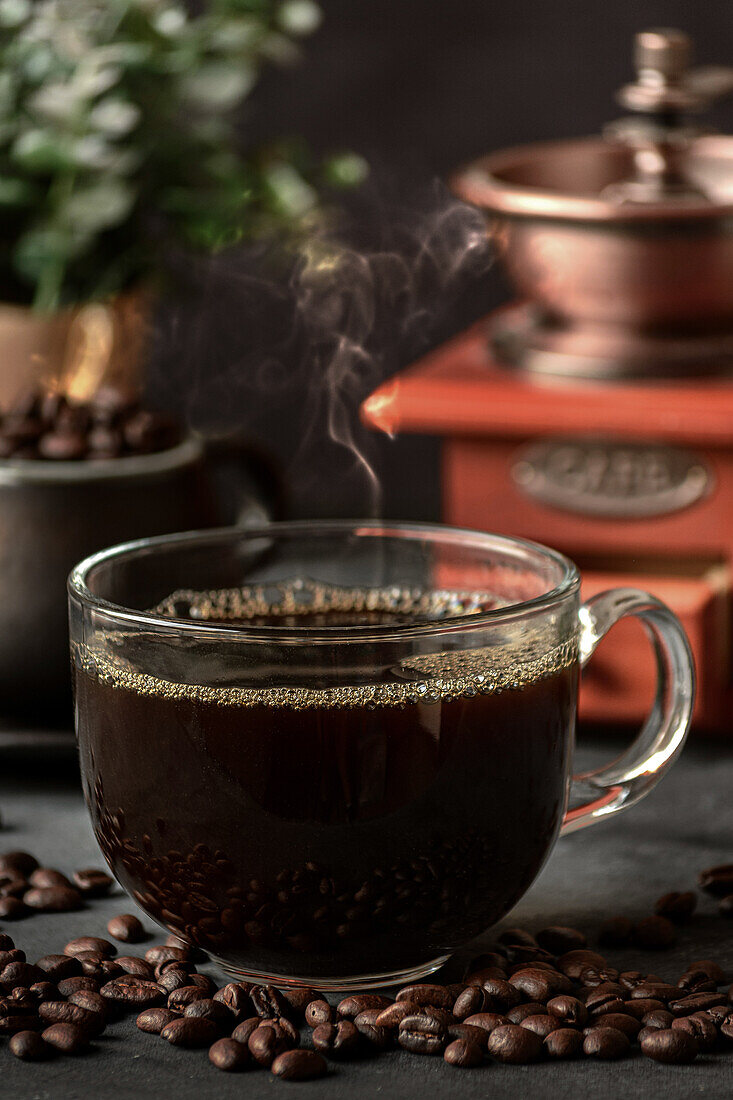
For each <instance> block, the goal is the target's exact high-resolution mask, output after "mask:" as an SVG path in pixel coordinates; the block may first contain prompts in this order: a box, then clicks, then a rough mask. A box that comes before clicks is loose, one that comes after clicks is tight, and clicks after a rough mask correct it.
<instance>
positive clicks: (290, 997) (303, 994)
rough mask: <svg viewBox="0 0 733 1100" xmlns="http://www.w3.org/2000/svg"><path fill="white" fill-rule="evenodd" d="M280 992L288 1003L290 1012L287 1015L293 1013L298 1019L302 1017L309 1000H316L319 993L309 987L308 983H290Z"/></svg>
mask: <svg viewBox="0 0 733 1100" xmlns="http://www.w3.org/2000/svg"><path fill="white" fill-rule="evenodd" d="M280 994H281V995H282V996H283V997H284V998H285V1000H286V1001H287V1003H288V1004H289V1005H290V1008H291V1009H292V1012H290V1013H289V1015H291V1016H292V1015H293V1014H294V1015H295V1017H296V1018H297V1019H299V1020H302V1019H303V1016H304V1015H305V1010H306V1008H307V1007H308V1005H309V1004H310V1003H311V1001H316V1000H318V998H319V996H320V994H319V993H318V991H317V990H315V989H311V987H310V986H308V985H292V986H290V987H289V988H287V989H281V990H280Z"/></svg>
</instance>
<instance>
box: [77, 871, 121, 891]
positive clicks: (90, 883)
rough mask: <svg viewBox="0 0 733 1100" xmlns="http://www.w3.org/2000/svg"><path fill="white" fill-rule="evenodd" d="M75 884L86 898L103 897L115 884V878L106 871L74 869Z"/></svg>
mask: <svg viewBox="0 0 733 1100" xmlns="http://www.w3.org/2000/svg"><path fill="white" fill-rule="evenodd" d="M72 878H73V880H74V885H75V886H76V888H77V890H78V891H79V892H80V894H81V895H82V897H85V898H103V897H105V896H106V895H107V894H108V893H109V892H110V890H111V889H112V887H113V886H114V881H115V880H114V879H113V878H112V876H111V875H108V874H107V872H106V871H97V870H94V869H93V868H88V869H86V870H83V871H74V874H73V876H72Z"/></svg>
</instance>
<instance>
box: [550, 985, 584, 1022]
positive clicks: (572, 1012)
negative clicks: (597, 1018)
mask: <svg viewBox="0 0 733 1100" xmlns="http://www.w3.org/2000/svg"><path fill="white" fill-rule="evenodd" d="M547 1011H548V1012H549V1013H550V1015H551V1016H556V1017H557V1018H558V1020H560V1021H562V1023H564V1024H566V1025H570V1024H573V1025H574V1024H577V1025H578V1026H579V1027H583V1026H584V1025H585V1022H586V1020H587V1019H588V1009H587V1008H586V1007H585V1005H584V1004H583V1002H582V1001H580V1000H578V998H577V997H570V996H568V994H567V993H562V994H561V995H560V996H559V997H553V998H552V999H551V1000H549V1001H548V1002H547Z"/></svg>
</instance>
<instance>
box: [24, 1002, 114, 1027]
mask: <svg viewBox="0 0 733 1100" xmlns="http://www.w3.org/2000/svg"><path fill="white" fill-rule="evenodd" d="M38 1017H39V1019H40V1020H43V1021H44V1023H46V1024H76V1025H77V1026H78V1027H82V1028H85V1029H86V1030H87V1031H88V1032H89V1034H90V1035H101V1033H102V1032H103V1031H104V1027H105V1019H104V1016H102V1014H101V1013H100V1012H89V1010H88V1009H86V1008H80V1007H79V1005H73V1004H71V1003H70V1002H69V1001H44V1002H43V1004H40V1005H39V1006H38Z"/></svg>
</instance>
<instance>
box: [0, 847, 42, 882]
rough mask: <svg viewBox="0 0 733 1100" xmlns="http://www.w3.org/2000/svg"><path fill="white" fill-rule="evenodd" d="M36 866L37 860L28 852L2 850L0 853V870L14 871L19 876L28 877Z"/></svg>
mask: <svg viewBox="0 0 733 1100" xmlns="http://www.w3.org/2000/svg"><path fill="white" fill-rule="evenodd" d="M37 866H38V860H37V859H36V857H35V856H32V855H31V854H30V852H20V851H15V852H3V854H2V855H0V871H14V872H15V873H16V874H18V875H20V877H21V878H28V876H29V875H32V874H33V872H34V871H35V869H36V867H37Z"/></svg>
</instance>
